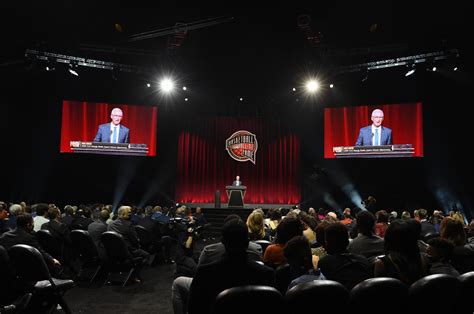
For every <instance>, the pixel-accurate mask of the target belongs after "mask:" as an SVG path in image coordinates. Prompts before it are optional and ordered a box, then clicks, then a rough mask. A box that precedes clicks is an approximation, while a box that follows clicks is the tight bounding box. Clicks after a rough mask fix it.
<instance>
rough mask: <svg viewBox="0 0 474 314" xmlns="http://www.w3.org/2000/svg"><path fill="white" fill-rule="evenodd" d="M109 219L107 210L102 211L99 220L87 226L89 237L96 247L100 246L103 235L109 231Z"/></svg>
mask: <svg viewBox="0 0 474 314" xmlns="http://www.w3.org/2000/svg"><path fill="white" fill-rule="evenodd" d="M109 217H110V213H109V211H108V210H107V209H102V210H101V211H100V213H99V217H98V219H97V220H96V221H94V222H93V223H91V224H90V225H89V226H87V232H89V235H90V237H91V239H92V241H94V243H95V245H96V246H99V243H100V237H101V236H102V233H104V232H106V231H107V219H109Z"/></svg>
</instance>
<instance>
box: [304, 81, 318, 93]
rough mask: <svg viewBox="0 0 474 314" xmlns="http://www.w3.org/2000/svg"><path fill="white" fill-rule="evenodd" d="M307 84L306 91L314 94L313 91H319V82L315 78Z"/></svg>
mask: <svg viewBox="0 0 474 314" xmlns="http://www.w3.org/2000/svg"><path fill="white" fill-rule="evenodd" d="M305 86H306V91H307V92H309V93H312V94H313V93H315V92H317V91H318V89H319V82H318V81H316V80H314V79H311V80H309V81H307V82H306V85H305Z"/></svg>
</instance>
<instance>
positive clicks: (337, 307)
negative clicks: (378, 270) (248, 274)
mask: <svg viewBox="0 0 474 314" xmlns="http://www.w3.org/2000/svg"><path fill="white" fill-rule="evenodd" d="M472 296H474V272H470V273H466V274H463V275H461V276H460V277H459V278H455V277H452V276H449V275H444V274H436V275H430V276H427V277H424V278H421V279H419V280H418V281H417V282H415V283H414V284H413V285H412V286H410V287H407V286H406V285H405V284H403V283H402V282H401V281H400V280H398V279H395V278H388V277H379V278H370V279H367V280H365V281H363V282H361V283H359V284H358V285H356V286H355V287H354V288H353V289H352V290H351V291H348V290H347V289H346V288H345V287H344V286H343V285H341V284H340V283H338V282H336V281H332V280H316V281H312V282H308V283H304V284H300V285H297V286H295V287H293V288H292V289H290V290H289V291H288V292H287V293H286V294H285V295H284V296H282V294H281V293H280V292H279V291H278V290H277V289H275V288H273V287H268V286H240V287H233V288H229V289H227V290H224V291H222V292H221V293H220V294H219V295H218V296H217V298H216V301H215V304H214V308H213V313H214V314H224V313H225V314H233V313H235V314H237V313H247V314H253V313H255V314H257V313H258V314H260V313H272V314H277V313H282V314H283V313H309V312H316V311H317V312H319V311H324V310H327V311H331V310H332V311H344V310H351V311H354V312H355V313H358V312H361V313H366V314H371V313H374V314H375V313H384V314H389V313H402V312H403V311H407V310H408V311H413V312H415V313H416V312H418V311H419V312H420V313H443V314H445V313H462V314H464V313H473V311H474V303H473V302H472V300H471V299H470V298H472ZM250 304H251V305H250Z"/></svg>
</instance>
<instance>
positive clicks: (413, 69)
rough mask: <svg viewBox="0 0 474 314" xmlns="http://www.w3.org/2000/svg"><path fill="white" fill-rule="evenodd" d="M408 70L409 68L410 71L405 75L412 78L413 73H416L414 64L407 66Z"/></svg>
mask: <svg viewBox="0 0 474 314" xmlns="http://www.w3.org/2000/svg"><path fill="white" fill-rule="evenodd" d="M407 68H408V71H407V73H405V76H410V75H412V74H413V73H415V71H416V68H415V64H414V63H412V64H409V65H407Z"/></svg>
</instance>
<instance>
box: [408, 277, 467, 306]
mask: <svg viewBox="0 0 474 314" xmlns="http://www.w3.org/2000/svg"><path fill="white" fill-rule="evenodd" d="M460 288H461V282H460V281H459V279H458V278H456V277H453V276H450V275H446V274H436V275H429V276H426V277H423V278H420V279H418V280H417V281H416V282H414V283H413V284H412V285H411V286H410V288H409V295H410V297H409V301H410V303H411V304H413V305H414V307H415V308H414V309H413V311H414V312H416V311H419V312H420V313H421V312H422V313H456V309H454V306H456V304H454V303H453V302H447V301H446V300H444V301H443V300H442V301H441V302H436V298H437V297H441V296H443V295H445V294H446V292H447V291H449V294H450V295H453V296H455V295H459V292H460ZM471 297H472V296H471Z"/></svg>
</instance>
